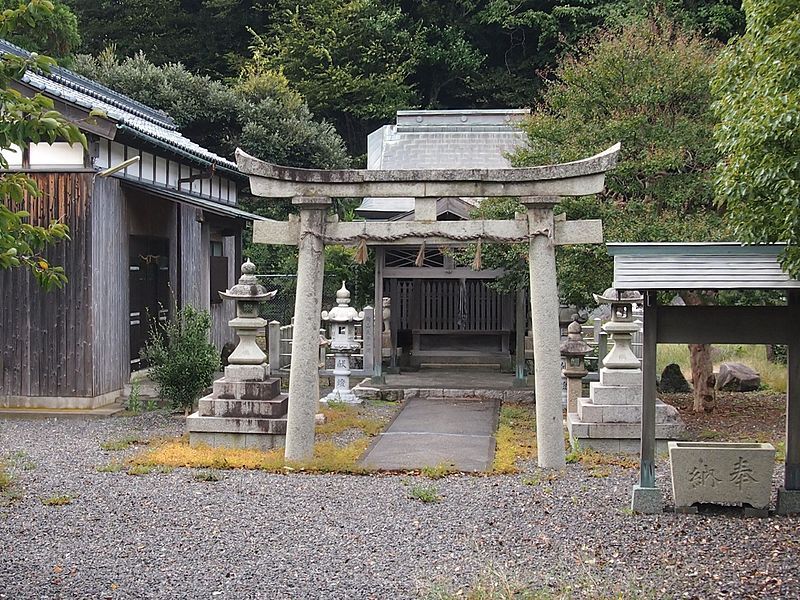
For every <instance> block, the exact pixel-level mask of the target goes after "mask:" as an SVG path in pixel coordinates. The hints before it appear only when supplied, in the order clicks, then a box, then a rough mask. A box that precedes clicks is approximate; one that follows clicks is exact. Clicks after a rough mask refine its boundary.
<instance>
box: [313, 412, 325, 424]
mask: <svg viewBox="0 0 800 600" xmlns="http://www.w3.org/2000/svg"><path fill="white" fill-rule="evenodd" d="M314 424H315V425H325V415H324V414H322V413H317V414H315V415H314Z"/></svg>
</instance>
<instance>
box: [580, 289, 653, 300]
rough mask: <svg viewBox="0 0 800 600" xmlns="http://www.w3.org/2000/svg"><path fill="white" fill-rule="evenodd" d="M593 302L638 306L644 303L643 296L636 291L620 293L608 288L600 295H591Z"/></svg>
mask: <svg viewBox="0 0 800 600" xmlns="http://www.w3.org/2000/svg"><path fill="white" fill-rule="evenodd" d="M592 296H594V301H595V302H597V303H598V304H610V303H612V302H613V303H615V304H619V303H625V304H638V303H640V302H643V301H644V296H642V294H641V293H640V292H638V291H633V290H630V291H625V292H620V291H619V290H618V289H616V288H613V287H610V288H608V289H607V290H606V291H604V292H603V293H602V294H592Z"/></svg>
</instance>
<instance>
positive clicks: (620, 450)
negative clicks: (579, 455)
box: [570, 438, 669, 454]
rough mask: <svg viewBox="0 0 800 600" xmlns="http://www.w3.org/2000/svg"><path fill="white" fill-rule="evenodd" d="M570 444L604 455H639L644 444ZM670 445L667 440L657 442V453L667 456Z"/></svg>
mask: <svg viewBox="0 0 800 600" xmlns="http://www.w3.org/2000/svg"><path fill="white" fill-rule="evenodd" d="M570 443H571V444H572V445H573V446H574V445H576V444H577V446H578V447H580V448H590V449H592V450H597V451H598V452H602V453H604V454H639V453H640V452H641V450H642V442H641V440H638V439H603V438H570ZM668 443H669V442H668V441H667V440H656V453H657V454H666V453H667V450H668V447H667V444H668Z"/></svg>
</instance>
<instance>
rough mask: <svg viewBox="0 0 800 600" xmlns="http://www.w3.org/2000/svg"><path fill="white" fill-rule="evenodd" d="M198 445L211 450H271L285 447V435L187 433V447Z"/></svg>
mask: <svg viewBox="0 0 800 600" xmlns="http://www.w3.org/2000/svg"><path fill="white" fill-rule="evenodd" d="M200 445H206V446H211V447H212V448H237V449H244V448H252V449H254V450H263V451H267V450H272V449H273V448H283V447H284V446H285V445H286V436H285V435H263V434H254V433H207V432H202V431H194V432H190V433H189V446H191V447H192V448H196V447H197V446H200Z"/></svg>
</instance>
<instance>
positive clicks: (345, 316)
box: [322, 281, 364, 323]
mask: <svg viewBox="0 0 800 600" xmlns="http://www.w3.org/2000/svg"><path fill="white" fill-rule="evenodd" d="M322 320H323V321H335V322H336V323H350V322H355V321H363V320H364V312H363V311H362V312H358V311H357V310H356V309H355V308H353V307H352V306H350V290H348V289H347V288H346V287H345V282H344V281H343V282H342V287H341V288H339V290H338V291H337V292H336V306H334V307H333V308H332V309H331V310H330V312H329V311H322Z"/></svg>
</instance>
